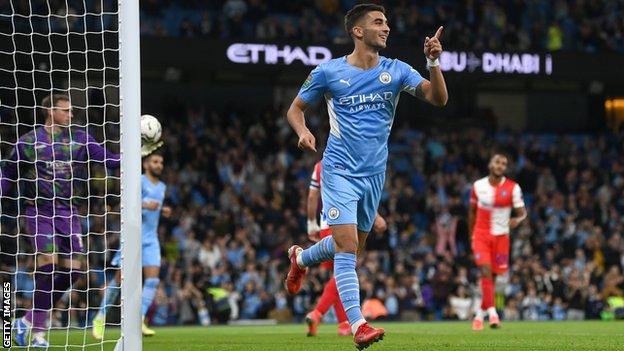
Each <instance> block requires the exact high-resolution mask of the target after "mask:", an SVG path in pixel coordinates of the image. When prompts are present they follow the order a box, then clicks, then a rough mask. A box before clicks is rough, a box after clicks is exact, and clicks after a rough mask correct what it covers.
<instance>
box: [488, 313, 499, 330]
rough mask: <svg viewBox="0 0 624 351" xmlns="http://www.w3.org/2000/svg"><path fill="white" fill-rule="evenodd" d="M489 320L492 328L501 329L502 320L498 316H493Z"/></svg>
mask: <svg viewBox="0 0 624 351" xmlns="http://www.w3.org/2000/svg"><path fill="white" fill-rule="evenodd" d="M488 320H489V322H490V328H492V329H496V328H500V327H501V322H500V318H498V316H497V315H493V316H490V317H488Z"/></svg>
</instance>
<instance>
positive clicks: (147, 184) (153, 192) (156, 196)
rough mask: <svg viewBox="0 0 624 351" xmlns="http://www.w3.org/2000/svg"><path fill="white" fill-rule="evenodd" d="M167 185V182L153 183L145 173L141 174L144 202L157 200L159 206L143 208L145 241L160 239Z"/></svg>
mask: <svg viewBox="0 0 624 351" xmlns="http://www.w3.org/2000/svg"><path fill="white" fill-rule="evenodd" d="M166 190H167V186H166V185H165V183H163V182H161V181H158V183H156V184H154V183H152V182H151V181H150V180H149V179H148V178H147V176H146V175H145V174H143V175H141V197H142V202H147V201H156V202H158V204H159V205H158V208H157V209H155V210H148V209H147V208H144V209H143V226H142V228H141V229H142V231H143V242H144V243H145V242H148V241H151V240H156V241H157V240H158V222H159V221H160V211H161V210H162V206H163V202H164V201H165V191H166Z"/></svg>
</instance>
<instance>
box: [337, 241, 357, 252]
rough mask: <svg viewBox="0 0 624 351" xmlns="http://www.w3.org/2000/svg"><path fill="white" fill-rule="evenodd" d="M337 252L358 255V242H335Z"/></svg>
mask: <svg viewBox="0 0 624 351" xmlns="http://www.w3.org/2000/svg"><path fill="white" fill-rule="evenodd" d="M335 245H336V252H346V253H353V254H354V253H356V252H357V249H358V245H357V241H356V240H343V241H341V242H340V243H338V241H336V242H335Z"/></svg>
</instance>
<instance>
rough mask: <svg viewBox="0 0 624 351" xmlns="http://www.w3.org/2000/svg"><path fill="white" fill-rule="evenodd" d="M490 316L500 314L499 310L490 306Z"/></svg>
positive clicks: (488, 310)
mask: <svg viewBox="0 0 624 351" xmlns="http://www.w3.org/2000/svg"><path fill="white" fill-rule="evenodd" d="M487 313H488V316H490V317H492V316H498V312H496V307H490V308H488V309H487Z"/></svg>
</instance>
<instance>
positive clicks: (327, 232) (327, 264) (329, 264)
mask: <svg viewBox="0 0 624 351" xmlns="http://www.w3.org/2000/svg"><path fill="white" fill-rule="evenodd" d="M330 235H331V229H330V228H326V229H321V232H320V233H319V236H320V237H321V239H323V238H324V237H326V236H330ZM321 267H322V268H325V269H329V270H330V271H333V270H334V260H331V261H325V262H323V263H321Z"/></svg>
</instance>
